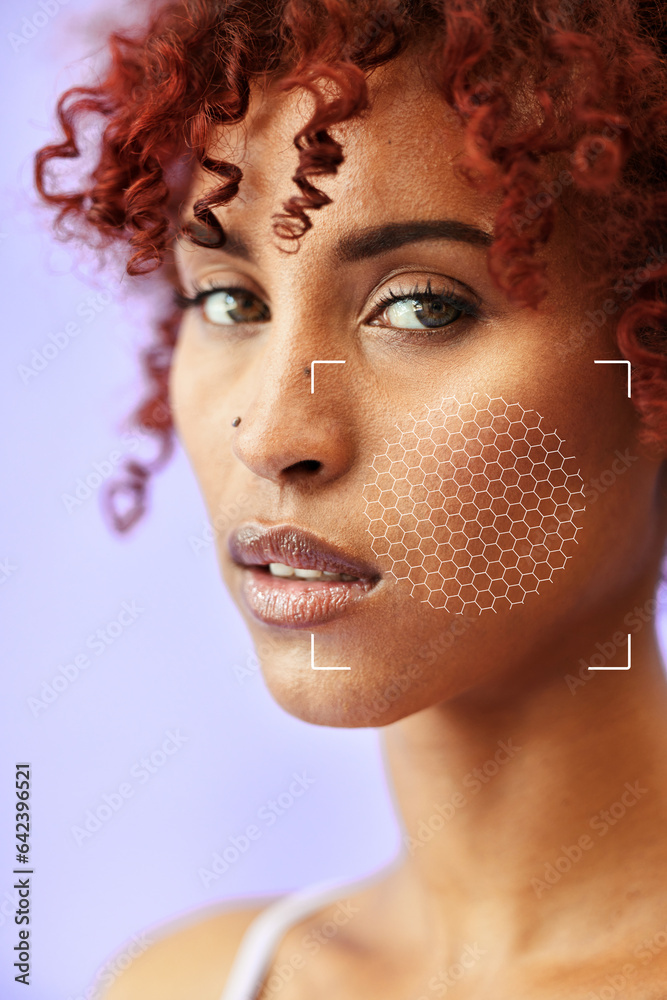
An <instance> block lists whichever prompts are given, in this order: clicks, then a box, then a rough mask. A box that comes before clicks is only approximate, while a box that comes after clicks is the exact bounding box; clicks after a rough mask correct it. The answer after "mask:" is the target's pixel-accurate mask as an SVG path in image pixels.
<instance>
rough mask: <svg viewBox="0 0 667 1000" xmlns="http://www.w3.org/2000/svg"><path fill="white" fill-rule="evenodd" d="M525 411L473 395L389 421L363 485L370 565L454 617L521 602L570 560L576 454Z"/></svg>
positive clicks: (577, 502)
mask: <svg viewBox="0 0 667 1000" xmlns="http://www.w3.org/2000/svg"><path fill="white" fill-rule="evenodd" d="M563 444H564V442H563V440H562V439H561V438H560V437H559V436H558V434H557V433H556V432H555V431H553V430H549V429H545V428H544V427H543V421H542V417H541V416H540V415H539V413H537V412H536V411H535V410H525V409H524V408H523V407H522V406H520V405H519V403H506V402H505V400H504V399H502V398H500V397H496V398H494V399H491V398H490V397H489V396H485V395H482V394H480V393H477V394H475V396H473V398H472V400H471V401H470V402H465V403H461V402H459V401H458V400H457V399H455V398H453V397H450V398H448V399H445V400H443V403H442V405H441V406H439V407H437V408H430V407H427V406H426V407H424V409H423V412H421V413H419V414H418V415H417V416H416V417H415V416H413V415H412V414H411V415H410V417H409V418H408V419H407V420H406V421H404V422H403V424H402V426H401V425H397V427H396V436H395V439H394V440H393V441H388V442H387V447H386V449H385V451H384V452H383V453H382V454H381V455H378V456H377V457H376V458H375V459H374V461H373V464H372V466H371V473H372V477H371V479H370V482H369V483H368V484H367V485H366V486H364V489H363V499H364V501H365V504H366V516H367V517H368V531H369V532H370V534H371V537H372V548H373V552H374V553H375V555H376V557H377V560H378V564H379V566H380V568H381V569H382V570H383V571H384V572H386V573H387V574H389V575H391V576H392V577H393V578H394V579H395V580H396V581H398V582H399V583H401V584H402V585H403V586H405V587H407V588H408V589H409V592H410V594H411V595H412V597H414V598H416V599H417V600H420V601H425V602H428V603H429V604H430V605H431V606H432V607H434V608H444V609H446V610H447V611H449V612H451V613H453V614H460V613H462V612H463V611H464V610H466V611H473V610H474V609H475V608H476V609H477V610H478V612H480V613H481V612H482V611H485V610H487V609H489V608H492V609H493V610H494V611H498V610H499V609H500V608H502V607H505V608H507V607H508V606H510V607H511V606H512V605H514V604H521V603H522V602H523V601H524V600H525V599H526V596H527V595H528V594H531V593H536V592H537V591H538V589H539V588H540V587H542V586H544V585H545V583H546V582H547V581H549V580H552V579H553V576H554V573H556V572H557V571H558V570H560V569H562V568H563V567H564V565H565V563H566V562H567V560H568V559H569V558H570V556H571V554H572V551H573V549H574V546H575V544H576V536H577V533H578V532H579V531H580V527H581V526H580V525H579V524H578V523H577V521H578V520H580V518H579V517H578V516H577V515H579V514H581V512H582V511H583V509H584V489H583V487H584V483H583V480H582V478H581V475H580V472H579V468H578V463H577V461H576V459H575V458H574V457H573V456H570V455H566V454H565V453H564V451H563Z"/></svg>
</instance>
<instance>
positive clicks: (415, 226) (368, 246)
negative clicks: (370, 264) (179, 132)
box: [217, 219, 493, 264]
mask: <svg viewBox="0 0 667 1000" xmlns="http://www.w3.org/2000/svg"><path fill="white" fill-rule="evenodd" d="M224 233H225V237H226V238H225V243H224V244H223V245H222V246H221V247H218V248H217V249H218V250H219V251H220V252H222V253H225V254H230V255H231V256H234V257H240V258H241V259H243V260H246V261H248V262H249V263H256V258H255V254H254V253H253V251H252V248H251V247H250V245H249V244H248V243H246V241H245V240H244V238H243V236H242V235H241V234H240V233H239V232H237V231H236V230H232V229H225V230H224ZM421 240H451V241H453V242H455V243H468V244H469V245H470V246H474V247H489V246H491V244H492V243H493V235H492V233H489V232H487V231H486V230H485V229H480V228H479V226H475V225H473V224H472V223H469V222H460V221H459V220H458V219H426V220H422V219H415V220H412V221H409V222H388V223H385V224H384V225H380V226H369V227H367V228H365V229H358V230H356V231H354V232H351V233H347V234H345V235H344V236H341V237H340V238H339V239H338V241H337V242H336V243H335V245H334V247H333V258H334V260H335V261H336V262H337V263H339V264H351V263H354V262H356V261H359V260H365V259H367V258H369V257H377V256H379V255H380V254H383V253H387V252H388V251H389V250H395V249H396V248H397V247H401V246H404V245H405V244H406V243H417V242H419V241H421Z"/></svg>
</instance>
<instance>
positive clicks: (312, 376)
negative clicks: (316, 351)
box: [310, 361, 345, 393]
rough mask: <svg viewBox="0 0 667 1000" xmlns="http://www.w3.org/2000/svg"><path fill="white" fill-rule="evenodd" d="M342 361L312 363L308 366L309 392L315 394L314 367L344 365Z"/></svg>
mask: <svg viewBox="0 0 667 1000" xmlns="http://www.w3.org/2000/svg"><path fill="white" fill-rule="evenodd" d="M344 364H345V362H344V361H313V362H312V364H311V366H310V391H311V393H313V392H315V365H344Z"/></svg>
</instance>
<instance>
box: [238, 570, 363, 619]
mask: <svg viewBox="0 0 667 1000" xmlns="http://www.w3.org/2000/svg"><path fill="white" fill-rule="evenodd" d="M373 586H374V583H373V581H371V580H335V581H326V580H297V579H295V578H294V577H288V578H285V577H279V576H271V574H270V573H268V572H266V571H265V570H261V569H257V568H256V567H245V568H243V583H242V587H241V592H242V594H243V598H244V600H245V603H246V605H247V606H248V608H249V610H250V611H251V612H252V614H253V615H254V616H255V618H258V619H259V620H260V621H261V622H265V623H266V624H267V625H279V626H282V627H283V628H310V627H311V626H313V625H322V624H324V623H325V622H330V621H333V620H334V619H335V618H338V617H340V615H342V614H344V613H345V612H346V611H347V610H348V608H349V607H350V606H351V605H353V604H356V603H358V602H359V601H360V600H363V598H364V597H365V596H366V595H367V594H368V593H369V592H370V591H371V590H372V589H373Z"/></svg>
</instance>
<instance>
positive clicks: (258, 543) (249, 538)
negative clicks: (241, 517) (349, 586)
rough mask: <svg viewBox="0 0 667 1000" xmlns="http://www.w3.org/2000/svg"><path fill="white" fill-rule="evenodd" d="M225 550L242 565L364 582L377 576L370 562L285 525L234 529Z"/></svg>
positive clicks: (307, 532) (299, 529)
mask: <svg viewBox="0 0 667 1000" xmlns="http://www.w3.org/2000/svg"><path fill="white" fill-rule="evenodd" d="M228 547H229V553H230V555H231V557H232V559H233V560H234V562H235V563H238V564H239V565H241V566H266V565H268V564H269V563H283V564H284V565H285V566H292V567H293V568H294V569H318V570H320V571H322V572H325V573H345V574H346V575H348V576H355V577H359V578H361V579H367V580H376V579H378V577H379V575H380V574H379V573H378V571H377V569H376V568H375V567H374V566H371V565H370V564H369V563H364V562H360V561H359V560H357V559H353V558H352V557H351V556H349V555H347V554H346V553H344V552H341V551H340V549H338V548H336V546H334V545H330V544H329V543H328V542H325V541H323V540H322V539H321V538H318V537H317V535H313V534H311V533H310V532H309V531H303V530H302V529H301V528H295V527H293V526H291V525H288V524H276V525H271V526H269V527H263V526H261V525H257V524H247V525H244V526H243V527H240V528H236V529H235V530H234V531H232V532H231V533H230V535H229V540H228Z"/></svg>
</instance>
